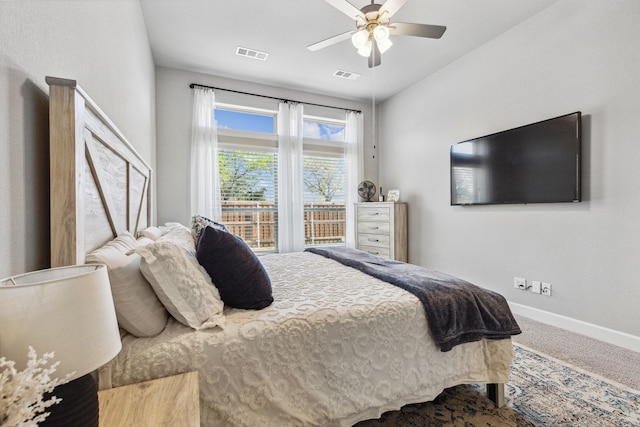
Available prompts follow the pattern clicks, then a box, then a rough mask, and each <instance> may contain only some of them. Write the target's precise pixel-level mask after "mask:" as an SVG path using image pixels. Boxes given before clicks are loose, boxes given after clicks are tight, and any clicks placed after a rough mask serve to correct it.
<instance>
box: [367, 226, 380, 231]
mask: <svg viewBox="0 0 640 427" xmlns="http://www.w3.org/2000/svg"><path fill="white" fill-rule="evenodd" d="M379 229H380V227H369V230H379Z"/></svg>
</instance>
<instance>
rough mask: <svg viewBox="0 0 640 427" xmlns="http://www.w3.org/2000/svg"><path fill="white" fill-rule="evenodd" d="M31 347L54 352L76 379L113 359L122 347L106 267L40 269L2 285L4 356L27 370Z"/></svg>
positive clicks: (0, 342)
mask: <svg viewBox="0 0 640 427" xmlns="http://www.w3.org/2000/svg"><path fill="white" fill-rule="evenodd" d="M29 346H31V347H33V348H34V349H35V351H36V353H37V354H38V357H41V356H42V354H44V353H49V352H54V353H55V356H54V357H53V359H52V360H53V361H60V365H59V366H58V368H57V369H56V372H55V374H54V375H55V376H56V377H58V378H63V377H64V376H65V375H67V374H68V373H71V372H75V373H74V374H73V375H72V377H71V379H76V378H79V377H81V376H83V375H85V374H88V373H90V372H92V371H94V370H96V369H97V368H99V367H100V366H102V365H104V364H105V363H107V362H108V361H110V360H111V359H113V358H114V357H115V356H116V355H117V354H118V352H119V351H120V349H121V348H122V343H121V341H120V334H119V331H118V323H117V320H116V313H115V308H114V306H113V298H112V296H111V287H110V285H109V276H108V275H107V268H106V266H105V265H101V264H94V265H78V266H70V267H60V268H53V269H47V270H40V271H35V272H32V273H26V274H22V275H19V276H13V277H9V278H7V279H2V280H1V281H0V356H4V357H6V358H7V359H9V360H13V361H15V362H16V369H17V370H19V371H20V370H23V369H24V368H25V367H26V364H27V363H26V362H27V355H28V351H29Z"/></svg>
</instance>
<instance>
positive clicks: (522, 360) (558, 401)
mask: <svg viewBox="0 0 640 427" xmlns="http://www.w3.org/2000/svg"><path fill="white" fill-rule="evenodd" d="M514 348H515V357H514V361H513V364H512V367H511V378H510V380H509V382H508V383H507V384H506V385H505V395H506V401H507V404H506V406H505V407H503V408H499V409H497V408H495V406H494V405H493V403H492V402H491V401H489V400H488V399H487V398H486V394H485V392H484V386H482V385H460V386H456V387H452V388H450V389H447V390H445V391H444V392H443V393H442V394H441V395H440V396H438V398H436V400H435V401H433V402H427V403H420V404H415V405H407V406H405V407H403V408H402V409H401V410H399V411H390V412H387V413H385V414H383V415H382V417H381V418H380V419H378V420H367V421H362V422H360V423H358V424H356V426H357V427H381V426H384V427H388V426H412V427H417V426H429V427H438V426H452V427H457V426H461V427H462V426H464V427H469V426H486V427H508V426H572V427H581V426H585V427H592V426H602V427H609V426H611V427H613V426H639V425H640V391H638V390H634V389H632V388H630V387H627V386H625V385H623V384H620V383H617V382H615V381H611V380H607V379H604V378H603V377H601V376H598V375H595V374H591V373H589V372H587V371H585V370H582V369H580V368H578V367H576V366H573V365H569V364H567V363H565V362H562V361H560V360H558V359H555V358H553V357H551V356H548V355H546V354H543V353H539V352H537V351H535V350H532V349H530V348H528V347H526V346H523V345H521V344H515V343H514Z"/></svg>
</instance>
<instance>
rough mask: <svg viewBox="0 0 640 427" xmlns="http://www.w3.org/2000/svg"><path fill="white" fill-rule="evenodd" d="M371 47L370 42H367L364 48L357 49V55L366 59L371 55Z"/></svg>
mask: <svg viewBox="0 0 640 427" xmlns="http://www.w3.org/2000/svg"><path fill="white" fill-rule="evenodd" d="M372 47H373V45H372V43H371V40H367V43H365V45H364V46H362V47H361V48H358V54H359V55H360V56H364V57H365V58H368V57H369V55H371V48H372Z"/></svg>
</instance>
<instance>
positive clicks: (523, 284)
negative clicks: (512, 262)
mask: <svg viewBox="0 0 640 427" xmlns="http://www.w3.org/2000/svg"><path fill="white" fill-rule="evenodd" d="M513 287H514V288H516V289H527V279H523V278H522V277H514V278H513Z"/></svg>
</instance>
